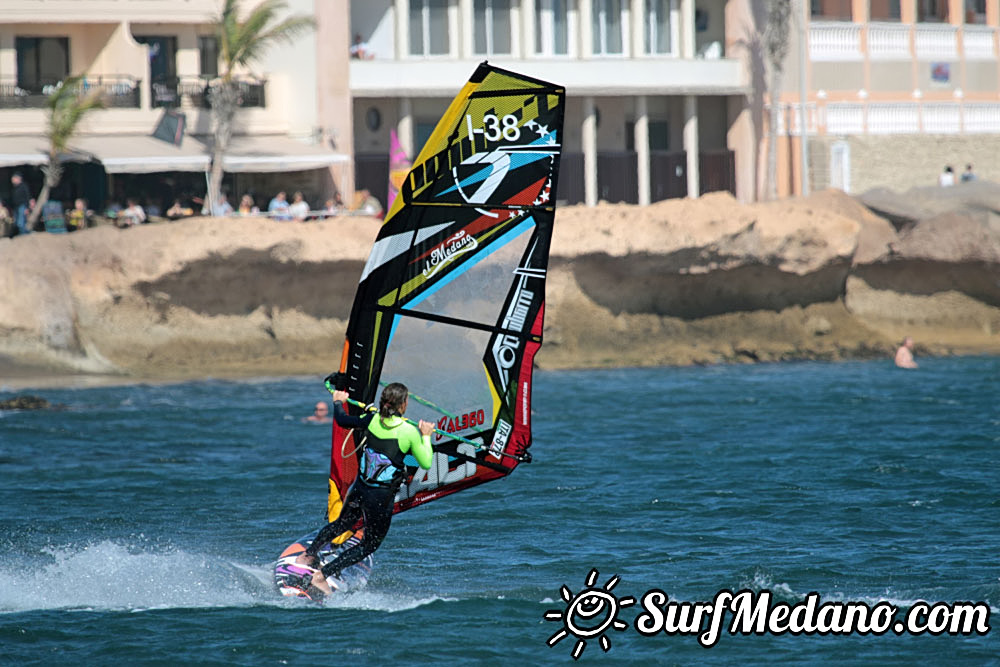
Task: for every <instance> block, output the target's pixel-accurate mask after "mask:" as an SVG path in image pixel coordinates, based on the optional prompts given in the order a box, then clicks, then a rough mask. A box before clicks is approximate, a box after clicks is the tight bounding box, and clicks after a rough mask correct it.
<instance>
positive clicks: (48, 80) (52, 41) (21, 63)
mask: <svg viewBox="0 0 1000 667" xmlns="http://www.w3.org/2000/svg"><path fill="white" fill-rule="evenodd" d="M14 49H15V51H16V52H17V86H18V88H23V89H24V90H27V91H30V92H33V93H41V92H43V91H42V89H43V88H44V87H45V86H51V85H54V84H57V83H59V82H60V81H62V80H63V79H65V78H66V77H67V76H69V37H18V38H16V39H15V40H14Z"/></svg>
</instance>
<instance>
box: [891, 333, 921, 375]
mask: <svg viewBox="0 0 1000 667" xmlns="http://www.w3.org/2000/svg"><path fill="white" fill-rule="evenodd" d="M896 365H897V366H899V367H900V368H917V367H918V366H917V362H915V361H914V360H913V339H912V338H910V337H909V336H907V337H906V338H904V339H903V344H902V345H900V346H899V349H898V350H896Z"/></svg>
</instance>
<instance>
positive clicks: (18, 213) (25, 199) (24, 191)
mask: <svg viewBox="0 0 1000 667" xmlns="http://www.w3.org/2000/svg"><path fill="white" fill-rule="evenodd" d="M10 184H11V185H12V186H13V188H14V190H13V192H12V193H11V198H10V203H11V205H12V206H13V209H14V224H15V225H17V231H18V232H19V233H21V234H27V233H28V231H29V230H28V206H29V204H30V202H31V192H29V191H28V186H27V185H26V184H25V183H24V177H23V176H21V172H19V171H15V172H14V175H13V176H11V177H10Z"/></svg>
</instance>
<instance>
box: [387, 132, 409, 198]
mask: <svg viewBox="0 0 1000 667" xmlns="http://www.w3.org/2000/svg"><path fill="white" fill-rule="evenodd" d="M412 166H413V164H412V163H411V162H410V156H409V155H407V154H406V151H405V150H403V145H402V144H401V143H399V137H398V136H396V130H392V131H391V132H390V133H389V196H388V198H387V200H386V204H385V207H386V208H387V209H391V208H392V204H393V202H394V201H396V195H397V194H399V189H400V188H401V187H403V181H404V180H405V179H406V176H407V174H409V173H410V168H411V167H412Z"/></svg>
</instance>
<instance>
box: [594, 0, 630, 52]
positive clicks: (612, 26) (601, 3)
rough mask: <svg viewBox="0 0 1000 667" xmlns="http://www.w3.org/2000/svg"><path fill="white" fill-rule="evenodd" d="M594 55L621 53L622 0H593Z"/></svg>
mask: <svg viewBox="0 0 1000 667" xmlns="http://www.w3.org/2000/svg"><path fill="white" fill-rule="evenodd" d="M591 7H592V13H593V17H592V18H593V28H594V55H603V56H607V55H619V54H621V53H622V41H623V40H622V28H623V27H624V25H625V23H624V21H622V0H593V4H592V5H591Z"/></svg>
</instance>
